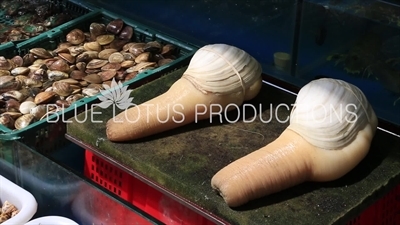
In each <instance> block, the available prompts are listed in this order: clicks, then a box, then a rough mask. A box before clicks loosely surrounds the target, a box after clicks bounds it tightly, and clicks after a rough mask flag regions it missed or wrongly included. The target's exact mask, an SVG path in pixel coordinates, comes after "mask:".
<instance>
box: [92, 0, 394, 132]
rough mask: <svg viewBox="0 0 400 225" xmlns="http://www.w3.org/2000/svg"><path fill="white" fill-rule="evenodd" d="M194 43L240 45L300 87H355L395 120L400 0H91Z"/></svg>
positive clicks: (265, 67) (268, 71) (274, 74)
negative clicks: (325, 83) (319, 81)
mask: <svg viewBox="0 0 400 225" xmlns="http://www.w3.org/2000/svg"><path fill="white" fill-rule="evenodd" d="M85 2H92V3H93V5H95V6H97V7H103V8H105V9H107V10H110V11H112V12H115V13H119V14H121V15H124V16H126V17H129V18H132V19H134V20H136V21H139V22H141V23H144V24H147V25H149V26H151V27H153V28H155V29H158V30H160V31H163V32H166V33H168V34H170V35H172V36H175V37H177V38H180V39H181V40H186V41H188V42H191V43H193V44H196V45H198V46H202V45H205V44H208V43H218V42H223V43H226V44H231V45H235V46H237V47H239V48H242V49H244V50H245V51H247V52H248V53H249V54H251V55H252V56H253V57H255V58H256V59H257V60H258V61H259V62H260V63H261V64H262V66H263V72H264V73H265V74H267V75H268V76H270V77H272V78H276V79H278V81H283V82H284V83H288V84H291V85H294V86H295V87H297V88H301V87H302V86H303V85H305V84H306V83H308V82H309V81H311V80H312V79H316V78H319V77H331V78H336V79H342V80H345V81H347V82H350V83H352V84H354V85H356V86H358V87H359V88H360V89H361V90H362V91H363V92H364V93H365V95H366V96H367V97H368V99H369V101H370V102H371V104H372V105H373V107H374V109H375V111H376V113H377V115H378V117H379V118H380V119H381V121H384V122H387V124H391V125H395V126H394V127H395V129H398V128H399V127H400V99H399V98H400V7H399V4H400V1H399V0H391V1H389V0H387V1H383V0H348V1H343V0H322V1H321V0H262V1H253V0H247V1H243V0H226V1H218V0H201V1H182V0H170V1H159V0H147V1H140V2H139V1H124V0H114V1H112V2H111V1H102V0H91V1H85Z"/></svg>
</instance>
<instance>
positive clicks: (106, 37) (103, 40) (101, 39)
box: [96, 34, 115, 45]
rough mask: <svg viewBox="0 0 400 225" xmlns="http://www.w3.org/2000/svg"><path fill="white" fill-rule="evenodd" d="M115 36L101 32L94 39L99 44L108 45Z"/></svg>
mask: <svg viewBox="0 0 400 225" xmlns="http://www.w3.org/2000/svg"><path fill="white" fill-rule="evenodd" d="M114 39H115V36H114V35H112V34H102V35H100V36H97V38H96V41H97V42H98V43H99V44H100V45H108V44H110V43H111V42H112V41H114Z"/></svg>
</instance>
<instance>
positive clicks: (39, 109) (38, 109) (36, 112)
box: [30, 104, 47, 120]
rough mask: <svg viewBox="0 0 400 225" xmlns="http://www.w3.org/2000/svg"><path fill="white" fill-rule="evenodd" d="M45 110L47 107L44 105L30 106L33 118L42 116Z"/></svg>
mask: <svg viewBox="0 0 400 225" xmlns="http://www.w3.org/2000/svg"><path fill="white" fill-rule="evenodd" d="M46 111H47V107H46V105H44V104H43V105H37V106H35V107H33V108H31V111H30V114H32V115H33V116H34V117H35V119H37V120H39V119H40V118H42V117H43V116H44V115H45V114H46Z"/></svg>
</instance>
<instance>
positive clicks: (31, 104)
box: [19, 101, 36, 114]
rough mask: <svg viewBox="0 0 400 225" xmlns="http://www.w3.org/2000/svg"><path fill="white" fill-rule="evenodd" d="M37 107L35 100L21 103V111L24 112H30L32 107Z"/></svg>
mask: <svg viewBox="0 0 400 225" xmlns="http://www.w3.org/2000/svg"><path fill="white" fill-rule="evenodd" d="M34 107H36V103H34V102H33V101H24V102H23V103H21V104H20V105H19V111H20V112H21V113H22V114H28V113H30V112H31V109H32V108H34Z"/></svg>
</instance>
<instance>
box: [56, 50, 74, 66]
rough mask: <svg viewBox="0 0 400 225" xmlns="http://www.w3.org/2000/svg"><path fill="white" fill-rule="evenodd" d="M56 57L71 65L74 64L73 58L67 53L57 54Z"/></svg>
mask: <svg viewBox="0 0 400 225" xmlns="http://www.w3.org/2000/svg"><path fill="white" fill-rule="evenodd" d="M58 57H60V58H62V59H64V60H65V61H66V62H67V63H69V64H73V63H75V56H73V55H71V54H70V53H69V52H68V53H66V52H65V53H64V52H63V53H59V54H58Z"/></svg>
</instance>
